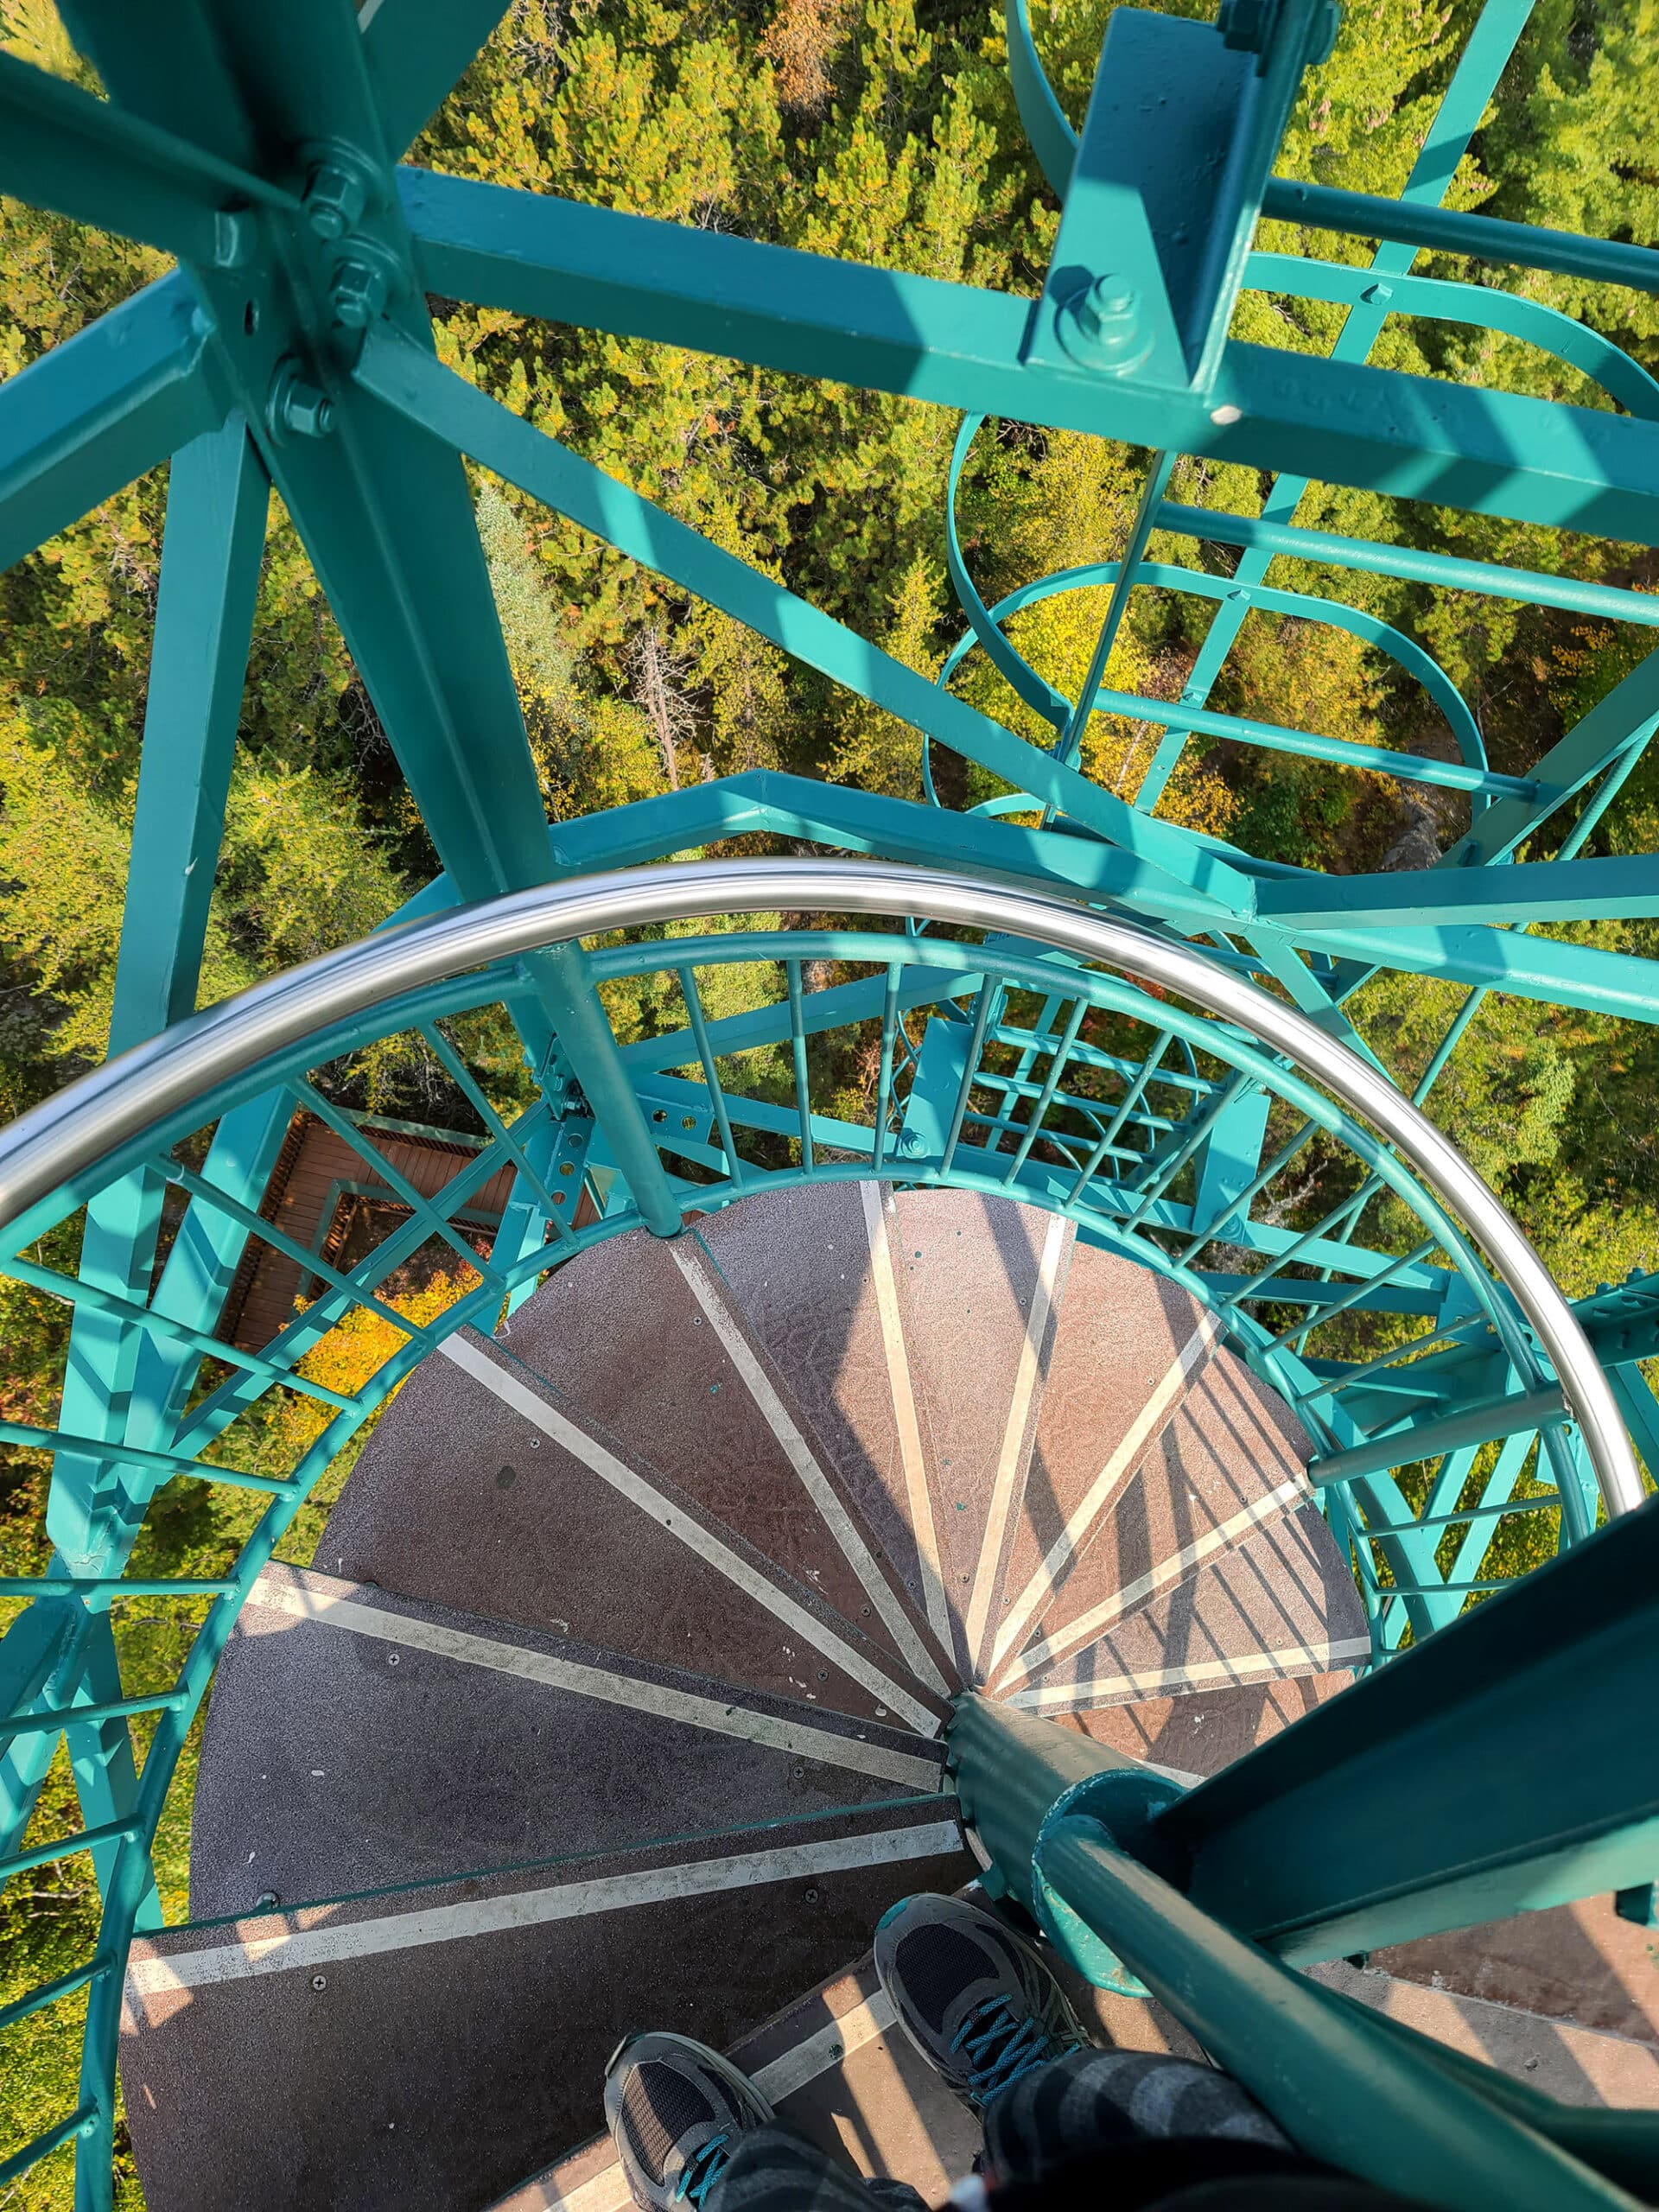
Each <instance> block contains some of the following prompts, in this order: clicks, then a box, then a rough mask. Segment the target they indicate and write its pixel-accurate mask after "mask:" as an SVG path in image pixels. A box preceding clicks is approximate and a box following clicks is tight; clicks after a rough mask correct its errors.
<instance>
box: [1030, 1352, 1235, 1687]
mask: <svg viewBox="0 0 1659 2212" xmlns="http://www.w3.org/2000/svg"><path fill="white" fill-rule="evenodd" d="M1220 1333H1221V1324H1220V1322H1219V1321H1218V1320H1217V1319H1216V1317H1215V1315H1214V1314H1213V1313H1202V1314H1200V1315H1199V1317H1198V1324H1197V1326H1196V1327H1195V1328H1194V1329H1193V1331H1192V1335H1191V1336H1190V1337H1189V1338H1187V1340H1186V1342H1185V1344H1183V1345H1182V1346H1181V1349H1180V1351H1179V1352H1178V1353H1177V1354H1176V1356H1175V1357H1174V1358H1173V1360H1172V1361H1171V1362H1170V1363H1169V1366H1168V1368H1167V1369H1166V1370H1165V1372H1164V1374H1163V1376H1161V1377H1160V1380H1159V1382H1158V1383H1157V1385H1156V1386H1155V1388H1154V1389H1153V1390H1152V1391H1151V1392H1150V1394H1149V1395H1148V1396H1147V1400H1146V1402H1145V1403H1144V1404H1143V1406H1142V1407H1141V1411H1140V1413H1139V1414H1137V1415H1136V1417H1135V1421H1134V1423H1133V1424H1132V1426H1131V1427H1130V1428H1129V1430H1128V1433H1127V1434H1126V1435H1125V1436H1124V1437H1123V1438H1122V1441H1121V1442H1120V1443H1119V1444H1118V1446H1117V1447H1116V1450H1115V1451H1114V1452H1112V1453H1111V1455H1110V1457H1109V1459H1107V1461H1106V1464H1105V1465H1104V1466H1103V1468H1102V1469H1101V1471H1100V1472H1099V1474H1098V1475H1096V1478H1095V1479H1094V1481H1093V1482H1092V1483H1091V1484H1090V1487H1089V1489H1088V1491H1087V1492H1086V1493H1085V1495H1084V1497H1083V1498H1082V1499H1081V1500H1080V1501H1079V1503H1077V1506H1076V1507H1075V1508H1074V1510H1072V1511H1071V1514H1070V1515H1069V1516H1067V1519H1066V1522H1065V1527H1064V1528H1063V1529H1061V1531H1060V1533H1059V1535H1058V1536H1057V1537H1056V1538H1055V1540H1054V1541H1053V1543H1052V1545H1051V1546H1050V1547H1049V1549H1048V1551H1047V1553H1046V1555H1045V1557H1044V1559H1043V1561H1042V1564H1041V1565H1040V1566H1039V1567H1038V1569H1037V1571H1036V1573H1034V1574H1033V1575H1032V1576H1031V1578H1030V1580H1028V1581H1027V1584H1026V1586H1025V1587H1024V1589H1023V1590H1021V1591H1020V1594H1019V1596H1018V1597H1017V1598H1015V1599H1014V1602H1013V1604H1012V1605H1010V1606H1009V1607H1008V1609H1007V1611H1006V1612H1005V1613H1004V1615H1003V1617H1002V1619H1001V1622H1000V1623H999V1624H998V1626H997V1630H996V1634H995V1640H994V1641H993V1643H992V1645H991V1651H990V1657H989V1662H988V1669H989V1671H990V1673H991V1674H993V1675H995V1674H996V1673H997V1671H998V1670H999V1669H1001V1667H1002V1666H1003V1664H1004V1663H1005V1662H1007V1659H1008V1658H1009V1657H1010V1656H1011V1655H1012V1654H1013V1653H1014V1651H1015V1650H1016V1649H1017V1648H1018V1646H1019V1645H1020V1643H1022V1642H1023V1641H1024V1639H1025V1638H1026V1637H1027V1635H1029V1634H1030V1632H1031V1630H1032V1629H1033V1627H1034V1626H1035V1625H1036V1624H1038V1623H1039V1621H1040V1620H1041V1618H1042V1617H1043V1615H1044V1613H1045V1612H1046V1611H1047V1609H1048V1606H1049V1604H1050V1602H1051V1600H1052V1598H1053V1595H1054V1592H1055V1589H1056V1587H1057V1586H1058V1584H1059V1583H1060V1581H1061V1580H1063V1579H1064V1577H1065V1574H1066V1573H1067V1572H1068V1570H1069V1569H1070V1567H1071V1564H1072V1562H1073V1561H1074V1560H1076V1559H1077V1556H1078V1554H1080V1553H1081V1552H1082V1551H1083V1550H1084V1549H1085V1548H1086V1547H1087V1544H1088V1541H1089V1535H1090V1530H1091V1529H1093V1528H1094V1527H1095V1525H1096V1522H1098V1521H1099V1519H1100V1517H1101V1516H1102V1515H1103V1513H1104V1512H1105V1511H1106V1510H1107V1508H1108V1506H1109V1504H1110V1503H1111V1502H1112V1499H1113V1498H1114V1497H1116V1495H1117V1492H1118V1491H1120V1490H1121V1489H1122V1486H1123V1484H1125V1483H1126V1482H1128V1479H1129V1478H1130V1477H1131V1476H1132V1475H1133V1474H1134V1473H1135V1470H1136V1468H1137V1467H1138V1466H1139V1465H1140V1464H1141V1459H1142V1458H1143V1456H1144V1455H1145V1453H1146V1452H1147V1447H1148V1446H1150V1444H1151V1443H1152V1441H1153V1440H1154V1437H1156V1435H1157V1434H1158V1432H1159V1431H1160V1428H1161V1427H1163V1425H1164V1423H1165V1422H1166V1421H1167V1420H1168V1419H1169V1418H1170V1415H1171V1414H1173V1412H1174V1410H1175V1408H1176V1407H1177V1406H1178V1405H1179V1403H1180V1402H1181V1399H1182V1398H1183V1396H1184V1395H1185V1392H1186V1390H1187V1388H1188V1385H1189V1383H1191V1380H1192V1376H1193V1374H1194V1373H1195V1371H1196V1370H1198V1368H1199V1367H1201V1366H1202V1365H1203V1363H1204V1362H1205V1360H1206V1359H1207V1358H1208V1357H1209V1356H1210V1353H1211V1350H1212V1348H1213V1347H1214V1345H1215V1344H1216V1342H1217V1338H1219V1336H1220ZM1021 1671H1023V1670H1022V1669H1020V1668H1018V1667H1016V1669H1015V1672H1016V1675H1017V1674H1019V1673H1020V1672H1021Z"/></svg>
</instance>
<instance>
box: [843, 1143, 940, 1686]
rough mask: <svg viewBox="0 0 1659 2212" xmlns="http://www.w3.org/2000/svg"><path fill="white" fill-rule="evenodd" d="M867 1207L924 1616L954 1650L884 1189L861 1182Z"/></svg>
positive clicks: (877, 1302) (877, 1307)
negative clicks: (912, 1384) (883, 1202)
mask: <svg viewBox="0 0 1659 2212" xmlns="http://www.w3.org/2000/svg"><path fill="white" fill-rule="evenodd" d="M858 1191H859V1196H860V1197H861V1198H862V1200H863V1202H864V1232H865V1235H866V1236H868V1239H869V1246H870V1281H871V1284H872V1286H873V1287H874V1291H875V1310H876V1313H878V1314H879V1316H880V1322H881V1344H882V1349H883V1350H884V1351H886V1353H887V1382H888V1384H889V1386H890V1387H891V1389H892V1392H893V1419H894V1420H895V1421H897V1423H898V1425H899V1460H900V1462H901V1464H902V1465H903V1467H904V1471H905V1501H906V1505H907V1506H908V1507H909V1510H910V1530H911V1535H912V1538H913V1539H914V1541H915V1545H916V1560H917V1565H918V1567H919V1569H920V1572H921V1578H922V1611H924V1613H925V1614H926V1616H927V1624H928V1626H929V1627H930V1628H931V1630H932V1631H933V1633H934V1635H935V1636H937V1637H938V1639H939V1642H940V1643H942V1644H944V1646H945V1648H946V1649H947V1650H948V1649H950V1611H949V1608H948V1607H947V1606H946V1605H945V1602H944V1577H943V1575H941V1573H940V1572H939V1540H938V1535H937V1534H936V1533H935V1530H934V1527H933V1500H932V1497H931V1493H930V1491H929V1490H928V1487H927V1462H926V1460H925V1458H924V1457H923V1455H922V1431H921V1426H920V1424H919V1422H918V1421H917V1419H916V1396H915V1393H914V1391H913V1390H912V1388H911V1383H910V1355H909V1353H908V1352H907V1351H906V1350H905V1325H904V1320H903V1318H902V1316H901V1315H900V1313H899V1286H898V1283H897V1281H895V1280H894V1277H893V1249H892V1247H891V1245H890V1244H889V1243H888V1242H887V1217H886V1216H885V1214H884V1213H883V1211H882V1205H881V1185H880V1184H879V1183H861V1184H860V1185H859V1186H858Z"/></svg>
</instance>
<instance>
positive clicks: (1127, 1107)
mask: <svg viewBox="0 0 1659 2212" xmlns="http://www.w3.org/2000/svg"><path fill="white" fill-rule="evenodd" d="M1174 1038H1175V1032H1174V1031H1173V1029H1160V1031H1159V1032H1158V1034H1157V1036H1156V1037H1155V1038H1154V1040H1153V1046H1152V1050H1151V1052H1148V1053H1147V1057H1146V1058H1145V1059H1144V1060H1142V1061H1141V1065H1140V1067H1139V1069H1138V1070H1137V1071H1136V1073H1135V1080H1134V1082H1133V1083H1132V1084H1130V1085H1129V1087H1128V1090H1126V1091H1125V1092H1124V1094H1123V1097H1122V1103H1120V1105H1119V1107H1118V1109H1117V1111H1116V1114H1115V1115H1114V1116H1112V1119H1111V1121H1110V1122H1109V1124H1108V1126H1107V1128H1106V1131H1105V1133H1104V1135H1103V1136H1102V1138H1101V1140H1100V1141H1099V1143H1098V1144H1097V1145H1096V1147H1095V1148H1094V1150H1093V1151H1092V1152H1091V1153H1090V1155H1089V1157H1088V1159H1087V1160H1086V1161H1085V1162H1084V1166H1083V1170H1082V1172H1081V1173H1080V1174H1079V1175H1078V1177H1077V1181H1076V1182H1075V1183H1073V1185H1071V1189H1070V1190H1069V1191H1068V1192H1066V1194H1065V1203H1066V1205H1074V1204H1075V1203H1076V1201H1077V1193H1078V1192H1080V1191H1081V1190H1082V1189H1083V1188H1084V1185H1085V1184H1087V1183H1088V1182H1089V1181H1090V1179H1091V1178H1092V1177H1093V1176H1095V1175H1096V1174H1097V1173H1099V1170H1100V1164H1101V1162H1102V1160H1104V1159H1105V1157H1106V1155H1107V1154H1108V1153H1109V1151H1110V1150H1111V1148H1112V1147H1113V1146H1114V1145H1115V1144H1116V1142H1117V1140H1118V1137H1119V1135H1120V1134H1121V1133H1122V1128H1123V1124H1124V1123H1125V1122H1127V1121H1128V1118H1129V1116H1130V1115H1131V1114H1133V1113H1134V1111H1135V1108H1136V1107H1137V1106H1138V1105H1139V1104H1140V1103H1141V1093H1142V1091H1144V1090H1145V1089H1146V1087H1147V1084H1149V1083H1150V1082H1151V1081H1152V1078H1153V1077H1154V1075H1155V1074H1156V1073H1157V1071H1158V1064H1159V1062H1160V1060H1161V1059H1162V1058H1163V1057H1164V1054H1165V1053H1166V1052H1167V1051H1168V1050H1169V1048H1170V1046H1171V1045H1172V1044H1173V1042H1174Z"/></svg>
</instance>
